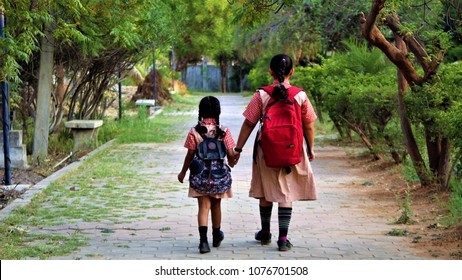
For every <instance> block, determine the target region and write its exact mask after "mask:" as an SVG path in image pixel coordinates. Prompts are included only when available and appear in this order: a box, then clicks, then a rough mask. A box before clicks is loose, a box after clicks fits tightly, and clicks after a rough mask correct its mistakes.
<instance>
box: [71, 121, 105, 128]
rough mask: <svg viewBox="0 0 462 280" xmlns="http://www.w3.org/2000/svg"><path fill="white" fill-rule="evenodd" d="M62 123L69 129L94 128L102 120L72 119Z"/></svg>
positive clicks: (100, 123)
mask: <svg viewBox="0 0 462 280" xmlns="http://www.w3.org/2000/svg"><path fill="white" fill-rule="evenodd" d="M64 125H65V126H66V127H68V128H71V129H95V128H98V127H100V126H102V125H103V121H102V120H72V121H68V122H65V123H64Z"/></svg>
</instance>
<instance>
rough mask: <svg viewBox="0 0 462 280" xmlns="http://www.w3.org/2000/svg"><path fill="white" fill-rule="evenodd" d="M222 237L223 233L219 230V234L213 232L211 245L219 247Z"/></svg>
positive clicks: (223, 237) (223, 236)
mask: <svg viewBox="0 0 462 280" xmlns="http://www.w3.org/2000/svg"><path fill="white" fill-rule="evenodd" d="M223 239H225V234H224V233H223V232H222V231H221V230H220V233H219V234H217V235H215V234H214V235H213V241H212V245H213V247H220V244H221V241H223Z"/></svg>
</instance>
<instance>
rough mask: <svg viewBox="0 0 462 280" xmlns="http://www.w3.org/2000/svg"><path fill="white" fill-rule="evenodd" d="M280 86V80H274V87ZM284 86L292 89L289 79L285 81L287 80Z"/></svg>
mask: <svg viewBox="0 0 462 280" xmlns="http://www.w3.org/2000/svg"><path fill="white" fill-rule="evenodd" d="M279 84H280V83H279V81H278V80H274V81H273V86H279ZM284 86H285V87H286V88H288V87H290V82H289V79H285V80H284Z"/></svg>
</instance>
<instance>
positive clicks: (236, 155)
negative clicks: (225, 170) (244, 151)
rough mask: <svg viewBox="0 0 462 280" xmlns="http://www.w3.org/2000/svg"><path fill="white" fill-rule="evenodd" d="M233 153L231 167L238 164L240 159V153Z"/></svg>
mask: <svg viewBox="0 0 462 280" xmlns="http://www.w3.org/2000/svg"><path fill="white" fill-rule="evenodd" d="M233 153H234V157H233V159H232V160H233V164H232V165H230V166H231V167H234V166H235V165H236V164H237V163H238V162H239V158H240V157H241V153H239V152H236V151H233Z"/></svg>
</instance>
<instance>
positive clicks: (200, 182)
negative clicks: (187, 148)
mask: <svg viewBox="0 0 462 280" xmlns="http://www.w3.org/2000/svg"><path fill="white" fill-rule="evenodd" d="M194 135H195V137H196V141H197V142H199V144H198V147H197V150H196V153H195V155H194V159H193V160H192V162H191V164H190V165H189V186H190V187H191V188H193V189H194V190H196V191H197V192H199V193H206V194H219V193H225V192H227V191H228V190H229V189H230V188H231V184H232V178H231V169H230V167H229V166H228V165H227V164H226V162H225V158H226V146H225V143H224V142H223V140H222V139H217V138H215V137H207V136H206V135H205V134H202V135H200V134H199V133H197V131H194Z"/></svg>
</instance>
